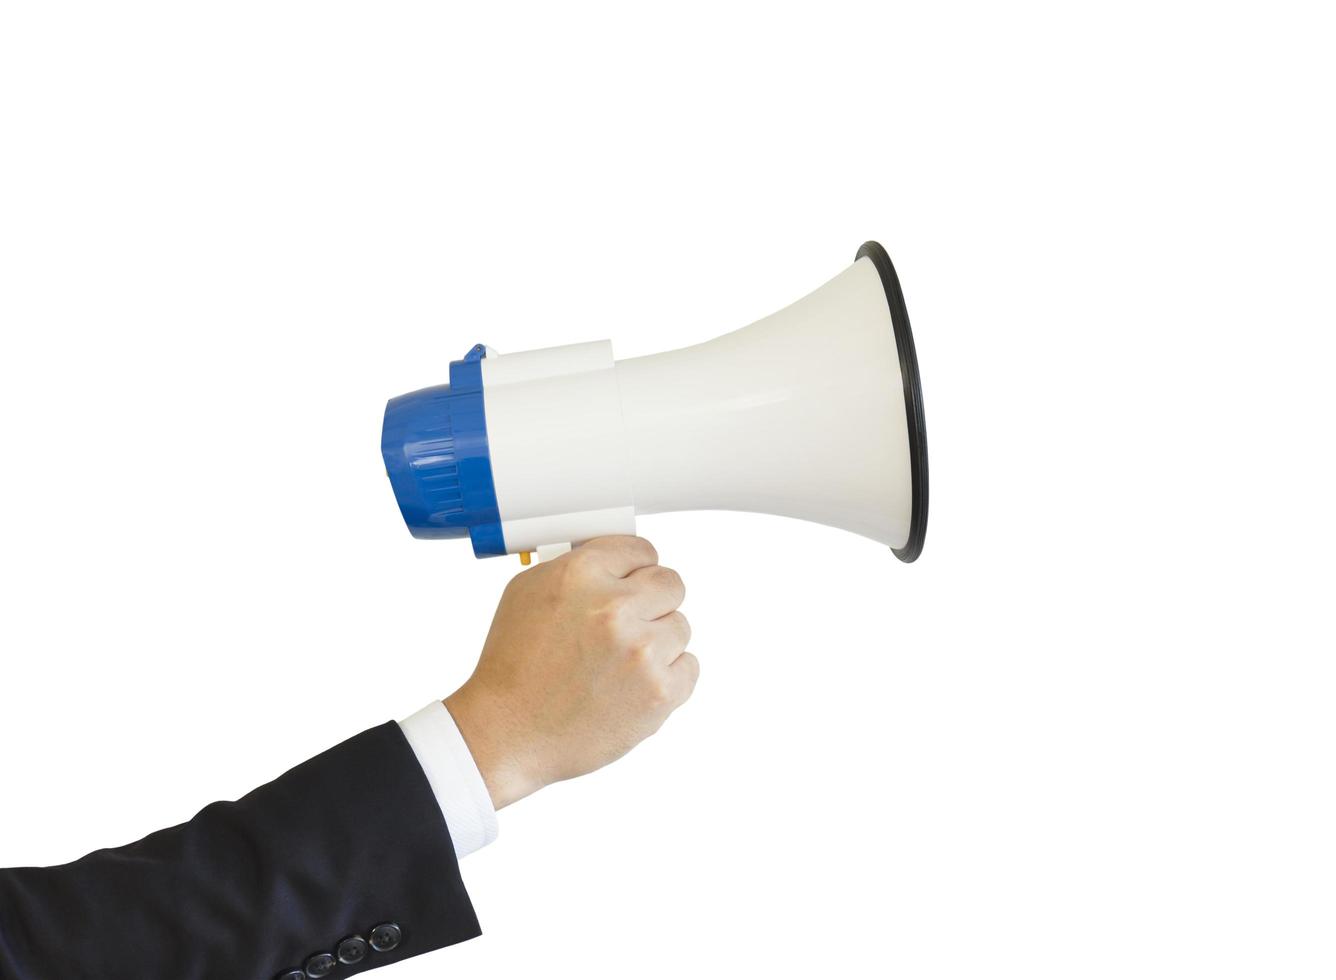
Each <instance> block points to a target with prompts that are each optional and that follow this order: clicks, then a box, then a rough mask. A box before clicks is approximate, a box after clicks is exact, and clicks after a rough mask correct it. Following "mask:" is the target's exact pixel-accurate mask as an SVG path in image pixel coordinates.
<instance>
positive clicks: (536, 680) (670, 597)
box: [445, 537, 700, 810]
mask: <svg viewBox="0 0 1336 980" xmlns="http://www.w3.org/2000/svg"><path fill="white" fill-rule="evenodd" d="M658 561H659V557H658V554H657V553H656V552H655V550H654V546H653V545H651V544H650V543H649V542H648V541H646V540H644V539H643V538H634V537H607V538H597V539H595V540H593V541H590V542H588V543H587V544H583V545H581V546H580V547H578V548H576V549H574V550H573V551H571V552H569V553H567V554H565V555H562V556H561V557H560V558H556V559H554V560H552V561H548V562H544V563H543V564H541V565H537V566H535V567H534V568H531V569H529V570H528V571H525V572H521V573H520V574H519V575H517V576H515V578H514V579H513V580H512V581H511V583H510V584H509V586H507V587H506V591H505V593H504V595H502V597H501V603H500V605H498V606H497V610H496V618H495V619H494V620H493V621H492V629H491V632H490V633H489V634H488V636H487V642H486V644H485V645H484V646H483V651H482V657H481V658H480V659H479V661H478V666H477V668H476V669H475V670H474V672H473V676H472V677H470V678H469V679H468V681H467V682H466V683H465V684H464V686H463V687H461V688H460V689H459V690H458V691H456V692H455V693H454V694H452V695H450V697H448V698H446V700H445V704H446V707H447V708H449V710H450V714H451V715H453V716H454V719H455V723H456V724H457V725H458V726H459V730H460V732H461V734H462V735H463V736H464V741H465V742H467V743H468V746H469V750H470V751H471V752H472V753H473V758H474V761H475V762H476V763H477V764H478V768H479V770H480V771H481V772H482V775H483V779H484V781H486V783H487V789H488V791H489V792H490V793H491V797H492V803H493V805H494V806H495V807H496V808H497V809H498V810H499V809H501V808H502V807H504V806H506V805H508V804H510V803H514V802H515V801H516V800H518V799H521V798H522V797H525V796H528V795H529V794H530V793H533V792H534V791H536V790H539V789H541V788H543V787H544V786H546V785H548V784H549V783H554V782H557V781H559V780H562V779H570V778H572V777H574V776H582V775H584V774H585V773H587V772H592V771H593V770H595V769H598V768H600V767H601V766H605V765H607V764H608V763H609V762H612V761H613V760H615V759H618V758H620V757H621V756H623V755H625V754H626V753H627V752H629V751H630V750H631V749H632V748H634V747H635V746H636V745H637V744H638V743H639V742H640V741H641V740H642V739H644V738H645V737H646V736H649V735H652V734H654V732H656V731H658V728H659V726H660V725H662V724H663V722H664V720H665V719H666V718H667V717H668V716H669V715H670V714H671V713H672V712H673V710H674V709H675V708H677V707H678V706H679V705H680V704H682V702H684V701H686V699H687V698H688V697H690V696H691V692H692V689H693V688H694V687H695V686H696V678H697V676H698V675H699V673H700V664H699V663H698V662H697V660H696V658H695V657H694V656H692V655H691V654H690V653H687V652H685V651H686V646H687V641H688V640H689V639H690V637H691V628H690V627H689V626H688V625H687V620H686V617H685V616H683V615H682V614H681V613H680V612H678V611H677V607H678V606H680V605H681V604H682V598H683V595H684V594H685V592H684V589H683V586H682V579H681V577H680V576H679V575H678V574H677V573H676V572H674V571H673V570H672V569H670V568H664V567H663V566H662V565H660V564H659V563H658Z"/></svg>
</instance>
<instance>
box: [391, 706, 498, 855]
mask: <svg viewBox="0 0 1336 980" xmlns="http://www.w3.org/2000/svg"><path fill="white" fill-rule="evenodd" d="M399 727H400V728H402V729H403V731H404V737H405V738H407V739H408V744H409V746H411V747H412V749H413V754H414V755H416V756H417V760H418V763H419V764H420V765H421V766H422V771H423V772H424V773H426V774H427V782H428V783H430V784H431V790H432V792H433V793H435V794H436V802H437V804H439V805H440V808H441V813H442V814H443V815H444V816H445V825H446V826H447V827H449V828H450V840H451V841H453V842H454V845H455V856H456V857H461V858H462V857H463V856H464V855H465V854H472V853H473V852H474V851H476V850H478V849H479V848H483V847H486V846H487V845H488V844H490V843H491V842H492V841H494V840H496V833H497V827H496V810H495V809H494V808H493V807H492V797H491V795H490V794H489V793H488V792H487V784H486V783H484V782H483V779H482V773H480V772H479V771H478V766H477V763H475V762H474V761H473V755H472V754H471V753H470V752H469V747H468V745H467V744H466V743H465V742H464V736H463V735H461V734H459V726H457V725H456V724H455V720H454V718H452V717H450V712H449V711H447V710H446V707H445V704H444V703H442V702H440V701H433V702H432V703H431V704H429V705H427V706H426V707H425V708H423V709H422V710H421V711H419V712H418V713H417V714H415V715H413V716H412V717H410V718H406V719H404V720H403V721H401V722H399Z"/></svg>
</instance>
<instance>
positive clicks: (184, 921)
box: [0, 723, 479, 980]
mask: <svg viewBox="0 0 1336 980" xmlns="http://www.w3.org/2000/svg"><path fill="white" fill-rule="evenodd" d="M382 923H395V924H397V925H398V926H399V927H400V929H401V931H402V939H401V940H400V941H399V942H398V944H397V945H395V947H394V948H393V949H387V950H385V951H384V952H374V951H370V950H368V951H367V953H366V955H365V957H364V958H363V959H362V960H361V961H360V962H358V963H355V964H349V965H342V964H341V965H340V966H339V967H338V976H340V977H342V976H348V975H351V974H353V973H357V972H361V971H362V970H366V969H371V968H373V967H376V966H382V965H385V964H387V963H392V962H395V961H397V960H400V959H404V958H405V957H409V956H413V955H416V954H418V953H422V952H426V951H428V950H431V949H436V948H439V947H441V946H446V945H450V944H451V943H456V942H460V941H461V940H464V939H469V938H472V937H473V936H476V935H478V933H479V928H478V923H477V919H476V917H475V916H474V913H473V909H472V906H471V904H470V902H469V899H468V895H467V893H466V892H465V890H464V886H463V883H462V881H461V879H460V876H459V868H458V864H457V861H456V857H455V850H454V847H453V845H452V843H451V838H450V834H449V831H448V829H447V826H446V823H445V820H444V819H443V817H442V813H441V809H440V807H439V806H438V805H437V801H436V798H435V796H434V795H433V791H432V788H431V786H430V785H429V783H428V781H427V778H426V776H425V775H424V773H423V770H422V767H421V766H420V765H419V763H418V761H417V759H416V757H415V756H414V753H413V750H412V749H411V748H410V746H409V744H408V742H407V740H406V739H405V736H404V734H403V732H402V731H401V730H400V728H399V726H398V725H396V724H393V723H390V724H387V725H382V726H380V727H378V728H373V729H371V730H369V731H366V732H363V733H362V734H361V735H358V736H356V737H354V738H352V739H349V740H348V741H347V742H344V743H343V744H341V745H339V746H336V747H335V748H333V749H330V750H329V751H327V752H324V753H322V754H321V755H319V756H316V757H315V758H314V759H311V760H310V761H308V762H305V763H303V764H302V765H300V766H298V767H296V768H295V769H292V770H291V771H289V772H287V773H285V774H284V775H282V776H280V777H279V778H278V779H276V780H274V781H273V782H271V783H268V784H266V785H264V786H262V787H260V788H259V789H257V790H255V791H253V792H252V793H250V794H248V795H247V796H245V797H243V798H242V799H240V800H238V801H236V802H233V803H216V804H213V805H212V806H209V807H206V808H205V809H204V810H202V811H201V812H200V813H199V814H197V815H196V816H195V817H194V818H193V819H192V820H190V821H189V822H187V823H185V824H181V825H180V826H177V827H173V828H170V829H168V830H163V831H159V832H158V833H156V834H152V835H151V836H149V837H146V838H144V839H143V840H141V841H139V842H137V843H134V844H131V845H128V846H126V847H120V848H115V849H111V850H104V851H96V852H94V853H93V854H90V855H88V856H86V857H84V858H82V859H81V860H79V861H75V862H73V863H72V864H67V865H63V866H60V867H55V868H22V869H14V870H8V871H0V980H51V978H59V980H85V978H87V980H121V978H125V980H146V978H157V977H164V978H165V977H173V978H189V980H214V978H217V980H238V978H252V977H253V978H256V980H266V978H269V977H276V976H281V975H283V973H284V972H285V971H289V970H293V969H296V968H299V967H300V966H301V965H302V964H303V963H305V962H307V960H308V959H309V957H311V956H312V954H315V953H319V952H330V953H334V952H335V951H336V948H337V946H338V943H339V942H340V940H342V939H344V938H346V937H349V936H362V937H364V938H368V939H369V938H370V937H369V932H370V930H371V929H372V928H373V927H375V926H377V925H379V924H382ZM382 945H386V944H382ZM355 947H356V944H354V946H353V947H350V949H354V948H355Z"/></svg>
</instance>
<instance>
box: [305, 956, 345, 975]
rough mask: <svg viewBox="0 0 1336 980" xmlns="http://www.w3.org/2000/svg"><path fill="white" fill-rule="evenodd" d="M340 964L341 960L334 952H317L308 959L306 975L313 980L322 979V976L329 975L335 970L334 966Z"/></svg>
mask: <svg viewBox="0 0 1336 980" xmlns="http://www.w3.org/2000/svg"><path fill="white" fill-rule="evenodd" d="M338 965H339V961H338V960H336V959H335V958H334V954H333V953H316V954H315V955H314V956H312V957H311V958H310V959H308V960H307V961H306V975H307V976H308V977H310V978H311V980H320V978H321V977H327V976H329V975H330V974H331V973H333V972H334V967H336V966H338Z"/></svg>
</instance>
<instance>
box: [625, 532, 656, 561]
mask: <svg viewBox="0 0 1336 980" xmlns="http://www.w3.org/2000/svg"><path fill="white" fill-rule="evenodd" d="M627 542H628V547H629V549H630V550H631V552H632V553H633V554H634V555H635V556H636V557H637V558H641V559H643V560H644V561H645V563H646V564H649V565H656V564H658V561H659V552H658V549H657V548H655V547H654V545H652V544H650V543H649V541H648V539H646V538H638V537H632V538H627Z"/></svg>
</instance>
